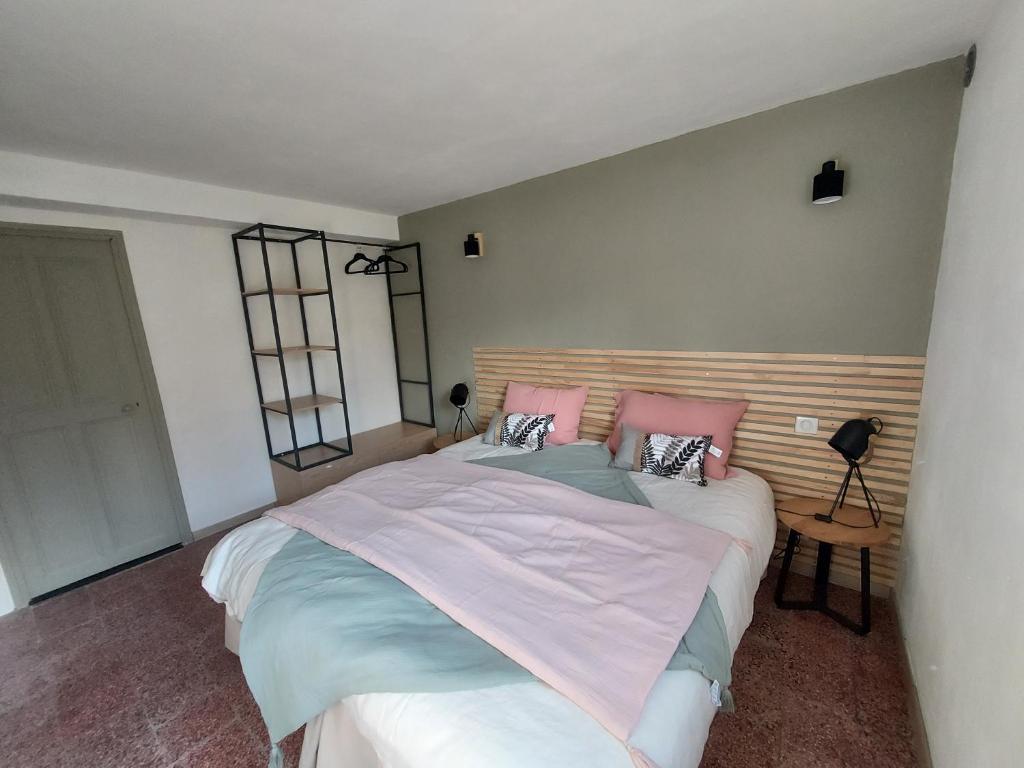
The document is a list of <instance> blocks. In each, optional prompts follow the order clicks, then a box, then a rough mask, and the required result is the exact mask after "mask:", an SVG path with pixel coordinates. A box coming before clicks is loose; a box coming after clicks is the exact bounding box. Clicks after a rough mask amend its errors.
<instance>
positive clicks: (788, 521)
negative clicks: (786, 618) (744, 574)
mask: <svg viewBox="0 0 1024 768" xmlns="http://www.w3.org/2000/svg"><path fill="white" fill-rule="evenodd" d="M831 506H832V502H831V501H824V500H822V499H805V498H796V499H788V500H787V501H782V502H779V503H778V504H777V505H776V507H775V512H776V515H777V517H778V519H779V522H780V523H782V524H783V525H785V526H786V527H788V528H789V537H788V538H787V539H786V552H785V554H784V555H783V558H782V570H781V571H780V572H779V581H778V584H776V586H775V604H776V605H777V606H778V607H779V608H785V609H791V610H804V611H806V610H813V611H820V612H821V613H823V614H825V615H826V616H828V617H829V618H831V619H833V620H835V621H837V622H839V623H840V624H842V625H843V626H844V627H847V628H848V629H852V630H853V631H854V632H856V633H857V634H858V635H866V634H867V633H868V632H870V631H871V548H872V547H877V546H881V545H883V544H886V543H887V542H888V541H889V539H890V538H891V537H892V530H891V529H890V528H889V526H888V525H886V524H885V523H884V522H880V523H879V524H878V527H877V528H876V527H875V526H874V525H872V524H871V514H870V513H869V512H868V511H867V510H866V509H862V508H860V507H849V506H847V507H844V508H842V509H837V510H836V511H835V513H833V516H832V517H833V522H831V523H828V522H825V521H823V520H818V519H816V518H815V517H814V516H815V515H816V514H826V515H827V514H828V511H829V508H830V507H831ZM843 523H847V525H843ZM850 526H861V527H850ZM801 536H806V537H808V538H810V539H814V540H815V541H817V542H818V562H817V564H816V566H815V569H814V597H813V598H812V599H811V600H786V599H785V592H786V579H787V578H788V577H789V569H790V566H792V564H793V552H794V550H795V549H796V546H797V544H799V543H800V537H801ZM834 546H845V547H855V548H857V549H859V550H860V623H859V624H858V623H857V622H855V621H853V620H852V619H850V618H848V617H846V616H844V615H843V614H841V613H839V612H838V611H837V610H835V609H834V608H831V607H830V606H829V604H828V577H829V570H830V569H831V566H832V547H834Z"/></svg>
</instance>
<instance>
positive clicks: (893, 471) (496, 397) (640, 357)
mask: <svg viewBox="0 0 1024 768" xmlns="http://www.w3.org/2000/svg"><path fill="white" fill-rule="evenodd" d="M473 360H474V367H475V372H476V392H477V409H478V412H479V415H480V419H481V421H482V422H483V424H486V423H487V420H488V419H490V417H491V414H493V413H494V411H495V410H497V409H499V408H500V407H501V405H502V403H503V401H504V398H505V385H506V384H507V382H509V381H523V382H529V383H533V384H541V385H546V386H574V385H580V384H586V385H587V386H589V387H590V394H589V396H588V398H587V404H586V407H585V408H584V411H583V419H582V421H581V423H580V437H587V438H592V439H595V440H603V439H604V438H605V437H607V436H608V434H609V433H610V432H611V430H612V427H613V426H614V412H615V401H614V399H613V395H614V394H615V392H617V391H619V390H622V389H637V390H642V391H645V392H662V393H665V394H673V395H686V396H689V397H707V398H741V399H745V400H749V401H750V407H749V408H748V409H747V413H746V415H745V416H744V417H743V419H742V421H740V423H739V425H738V426H737V428H736V439H735V443H734V447H733V452H732V457H731V458H730V460H729V463H730V464H733V465H735V466H738V467H744V468H746V469H749V470H751V471H753V472H756V473H757V474H759V475H761V477H763V478H764V479H765V480H767V481H768V482H769V484H771V486H772V489H773V490H774V492H775V496H776V498H777V499H780V500H781V499H786V498H790V497H792V496H811V497H816V498H822V499H831V498H832V497H833V496H834V495H835V492H836V489H837V487H838V485H839V482H840V481H841V480H842V478H843V475H844V474H845V472H846V463H845V462H844V461H843V460H842V458H841V457H840V456H839V455H838V454H837V453H836V452H835V451H833V450H832V449H831V448H829V447H828V439H829V438H830V437H831V436H832V434H833V433H834V432H835V430H836V429H837V428H838V427H839V425H840V424H842V423H843V422H844V421H846V420H847V419H851V418H856V417H864V416H878V417H880V418H881V419H882V421H884V422H885V430H884V432H883V433H882V434H881V435H879V436H878V437H876V438H874V439H873V442H874V445H875V450H874V455H873V457H872V459H871V461H870V462H869V463H868V464H866V465H865V466H864V476H865V480H866V481H867V483H868V486H869V487H870V488H871V489H872V491H874V493H875V495H876V496H877V497H878V500H879V502H880V503H881V505H882V513H883V517H884V519H885V520H886V522H888V523H889V525H891V526H892V527H893V529H894V531H895V535H894V537H893V541H892V543H891V544H890V545H889V546H887V547H884V548H880V549H877V550H875V551H874V552H873V553H872V576H873V579H874V581H875V583H876V585H878V586H879V587H881V590H880V591H887V588H888V587H891V586H893V584H894V583H895V578H896V572H897V568H898V555H899V546H900V540H901V537H902V530H903V515H904V511H905V508H906V500H907V484H908V482H909V480H910V468H911V462H912V459H913V452H914V440H915V437H916V434H917V415H918V407H919V404H920V399H921V384H922V381H923V377H924V363H925V359H924V358H923V357H898V356H879V355H821V354H793V353H778V354H776V353H762V352H750V353H740V352H654V351H641V350H606V349H536V348H518V347H477V348H474V350H473ZM796 416H813V417H816V418H817V419H818V434H816V435H798V434H795V433H794V429H793V427H794V419H795V417H796ZM847 503H848V504H850V503H852V504H854V505H859V506H863V505H864V501H863V498H859V499H858V498H857V497H856V496H855V494H854V493H853V491H851V492H850V495H849V497H848V500H847ZM780 538H781V535H780ZM814 554H815V548H814V547H813V545H811V544H810V542H806V546H803V548H802V552H801V553H800V554H798V555H797V558H796V560H795V567H797V568H799V569H800V570H802V571H804V572H807V573H809V572H811V571H812V570H813V559H814ZM859 573H860V571H859V560H858V559H857V553H856V552H854V551H853V550H846V549H841V548H838V547H837V548H836V550H835V556H834V559H833V567H832V576H833V580H834V581H837V582H839V583H846V584H850V585H854V584H857V583H859V582H858V579H859Z"/></svg>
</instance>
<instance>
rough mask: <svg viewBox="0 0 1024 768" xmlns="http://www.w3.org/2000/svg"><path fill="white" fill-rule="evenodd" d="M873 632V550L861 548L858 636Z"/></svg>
mask: <svg viewBox="0 0 1024 768" xmlns="http://www.w3.org/2000/svg"><path fill="white" fill-rule="evenodd" d="M870 631H871V550H870V549H869V548H868V547H861V548H860V629H859V630H858V634H861V635H866V634H867V633H868V632H870Z"/></svg>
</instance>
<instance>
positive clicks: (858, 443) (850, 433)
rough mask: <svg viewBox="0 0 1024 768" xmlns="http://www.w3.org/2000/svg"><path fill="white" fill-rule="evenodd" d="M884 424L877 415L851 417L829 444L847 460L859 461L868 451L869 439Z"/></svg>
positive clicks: (879, 430)
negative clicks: (863, 417)
mask: <svg viewBox="0 0 1024 768" xmlns="http://www.w3.org/2000/svg"><path fill="white" fill-rule="evenodd" d="M882 426H883V424H882V420H881V419H879V418H878V417H877V416H872V417H871V418H870V419H850V420H849V421H848V422H846V423H845V424H843V425H842V426H841V427H839V429H837V430H836V433H835V434H834V435H832V437H831V439H830V440H829V441H828V444H829V445H830V446H831V447H832V448H834V449H835V450H836V451H838V452H839V453H840V455H841V456H842V457H843V458H844V459H846V460H847V461H859V460H860V458H861V457H862V456H863V455H864V454H865V453H867V450H868V445H869V439H870V438H871V436H872V435H877V434H878V433H879V432H881V431H882Z"/></svg>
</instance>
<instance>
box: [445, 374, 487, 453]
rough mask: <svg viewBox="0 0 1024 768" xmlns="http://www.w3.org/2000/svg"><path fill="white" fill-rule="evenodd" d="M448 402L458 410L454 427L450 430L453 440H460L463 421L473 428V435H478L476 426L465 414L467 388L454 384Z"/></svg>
mask: <svg viewBox="0 0 1024 768" xmlns="http://www.w3.org/2000/svg"><path fill="white" fill-rule="evenodd" d="M448 402H450V403H451V404H452V405H454V406H455V407H456V408H458V409H459V418H458V420H457V421H456V422H455V427H454V428H453V429H452V434H453V435H454V436H455V439H456V440H462V430H463V424H462V421H463V419H465V420H466V421H468V422H469V426H471V427H472V428H473V434H474V435H478V434H480V433H479V432H477V431H476V424H474V423H473V419H471V418H470V417H469V414H468V413H466V407H467V406H468V405H469V387H467V386H466V385H465V384H456V385H455V386H454V387H452V391H451V394H450V395H448Z"/></svg>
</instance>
